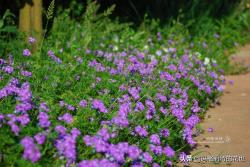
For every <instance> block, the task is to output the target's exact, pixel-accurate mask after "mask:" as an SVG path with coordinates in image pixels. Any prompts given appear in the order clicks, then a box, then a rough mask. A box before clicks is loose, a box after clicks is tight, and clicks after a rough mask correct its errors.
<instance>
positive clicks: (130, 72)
mask: <svg viewBox="0 0 250 167" xmlns="http://www.w3.org/2000/svg"><path fill="white" fill-rule="evenodd" d="M165 41H166V39H164V37H162V36H161V34H160V33H158V34H157V35H156V36H155V37H153V38H152V39H150V40H149V41H148V46H149V47H148V48H145V49H144V50H139V49H137V48H135V47H133V46H130V47H128V48H126V49H125V48H119V49H118V48H116V47H115V46H114V45H112V44H108V43H101V45H100V48H99V49H98V50H91V49H87V50H81V49H79V50H78V51H77V54H76V55H79V56H70V57H69V56H68V57H67V52H64V51H63V50H48V51H47V54H46V55H45V56H44V57H42V61H41V60H39V61H38V60H37V59H39V58H37V56H36V55H33V54H32V53H31V52H30V50H29V48H26V49H25V48H24V50H23V53H20V54H18V55H15V56H18V57H19V59H17V60H15V59H14V58H13V57H11V56H10V57H9V58H8V59H6V60H4V59H1V90H0V98H1V102H0V103H1V104H0V106H1V115H0V120H1V128H0V131H1V135H0V136H1V141H2V142H1V144H0V148H1V154H2V155H3V158H4V164H18V165H24V164H25V165H28V164H32V163H34V164H36V165H37V166H43V165H45V164H53V165H55V166H60V165H62V164H67V165H68V166H70V165H72V164H76V165H77V166H98V165H99V166H120V165H125V166H130V165H132V166H143V165H144V166H152V165H153V166H159V165H160V166H164V165H169V166H171V164H173V163H175V162H176V161H177V160H178V158H179V156H180V155H185V151H188V150H189V149H190V148H191V147H192V146H194V145H195V141H194V140H193V136H194V135H195V134H194V132H195V130H196V125H197V124H198V123H199V122H200V119H201V117H202V116H203V115H204V113H205V111H206V109H207V108H208V107H209V104H210V103H212V102H213V101H214V100H215V99H216V98H217V97H218V95H219V94H220V93H221V92H222V91H223V85H222V84H223V82H224V77H223V75H221V74H220V72H218V69H217V64H216V61H214V60H210V59H205V61H202V60H201V59H200V56H201V55H200V53H198V52H193V51H192V49H191V48H185V49H184V48H176V47H175V46H176V44H175V43H177V42H178V41H169V42H168V43H166V42H165ZM33 42H34V41H33V39H32V38H31V39H30V46H28V47H30V48H31V47H32V45H33V44H32V43H33ZM104 42H105V41H104ZM151 46H154V47H151ZM2 134H4V135H2ZM21 157H23V159H20V158H21ZM25 160H28V161H25ZM28 162H30V163H28Z"/></svg>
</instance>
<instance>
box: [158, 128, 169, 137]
mask: <svg viewBox="0 0 250 167" xmlns="http://www.w3.org/2000/svg"><path fill="white" fill-rule="evenodd" d="M160 134H161V136H163V137H168V136H169V135H170V132H169V130H168V129H167V128H165V129H162V130H161V132H160Z"/></svg>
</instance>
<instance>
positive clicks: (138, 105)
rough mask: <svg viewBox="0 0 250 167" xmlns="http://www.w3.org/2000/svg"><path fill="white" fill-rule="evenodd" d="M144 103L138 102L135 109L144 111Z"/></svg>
mask: <svg viewBox="0 0 250 167" xmlns="http://www.w3.org/2000/svg"><path fill="white" fill-rule="evenodd" d="M144 108H145V107H144V105H143V104H142V102H137V103H136V106H135V111H143V110H144Z"/></svg>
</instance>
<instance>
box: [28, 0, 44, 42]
mask: <svg viewBox="0 0 250 167" xmlns="http://www.w3.org/2000/svg"><path fill="white" fill-rule="evenodd" d="M32 2H33V5H32V7H31V25H32V34H33V36H34V37H35V38H36V40H37V43H38V44H39V43H40V42H41V38H42V31H43V29H42V0H33V1H32Z"/></svg>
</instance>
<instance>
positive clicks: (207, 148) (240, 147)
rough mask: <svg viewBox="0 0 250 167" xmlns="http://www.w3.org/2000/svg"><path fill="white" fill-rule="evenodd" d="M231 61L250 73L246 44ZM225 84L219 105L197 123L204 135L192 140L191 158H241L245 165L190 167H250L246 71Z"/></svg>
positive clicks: (249, 81) (248, 80)
mask: <svg viewBox="0 0 250 167" xmlns="http://www.w3.org/2000/svg"><path fill="white" fill-rule="evenodd" d="M233 57H234V58H233V61H236V62H243V63H244V64H245V65H247V66H248V67H249V69H250V44H248V45H246V46H245V47H243V48H240V49H239V51H238V52H237V53H236V55H235V56H233ZM226 80H227V84H226V89H225V93H224V95H223V96H222V97H221V99H220V104H219V105H218V106H216V107H214V108H211V109H210V110H209V111H208V113H207V115H206V118H205V119H204V121H203V122H202V123H201V126H202V128H203V129H204V130H205V132H204V133H202V134H200V135H199V136H198V137H196V138H195V140H196V141H197V143H198V146H197V148H195V149H194V150H193V151H192V152H191V154H192V155H193V156H194V154H195V153H199V152H202V153H200V154H199V155H197V156H200V157H203V156H209V155H211V156H218V155H225V156H229V155H238V156H244V157H245V158H246V159H245V162H232V163H231V164H226V163H220V164H214V163H207V162H206V163H197V162H195V163H194V162H192V163H191V164H190V166H191V167H196V166H197V167H198V166H204V167H210V166H232V167H234V166H235V167H250V71H249V70H248V72H247V73H246V74H241V75H233V76H226ZM230 80H233V81H234V84H233V85H232V82H231V84H230V83H229V82H230ZM211 128H213V129H211ZM208 129H210V130H208ZM212 130H213V132H211V131H212ZM209 131H210V132H209Z"/></svg>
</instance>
